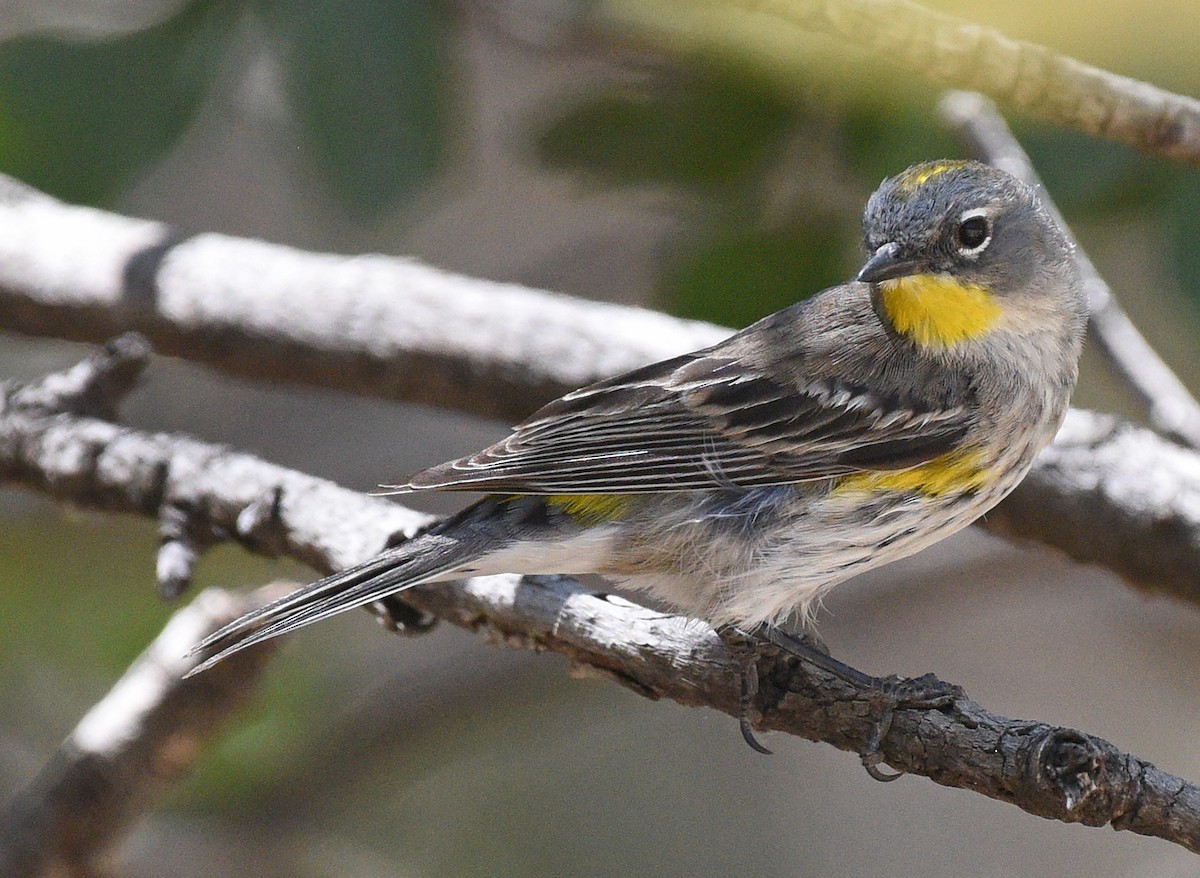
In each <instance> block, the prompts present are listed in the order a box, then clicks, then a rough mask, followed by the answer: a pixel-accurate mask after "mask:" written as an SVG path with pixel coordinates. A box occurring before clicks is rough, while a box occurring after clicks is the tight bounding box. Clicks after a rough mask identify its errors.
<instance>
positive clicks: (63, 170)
mask: <svg viewBox="0 0 1200 878" xmlns="http://www.w3.org/2000/svg"><path fill="white" fill-rule="evenodd" d="M237 11H238V6H237V4H236V3H231V2H224V0H217V2H209V0H204V2H197V3H193V4H191V5H190V6H187V7H186V8H185V9H184V10H183V11H182V12H180V13H179V14H178V15H176V16H174V17H173V18H171V19H169V20H168V21H166V22H163V23H162V24H159V25H156V26H155V27H152V28H149V29H147V30H144V31H140V32H138V33H135V34H131V35H128V36H123V37H120V38H118V39H112V40H104V41H102V42H79V41H72V40H66V39H55V38H50V37H40V36H39V37H23V38H19V39H15V40H11V41H9V42H7V43H5V44H3V45H0V170H3V171H5V172H7V173H10V174H13V175H14V176H17V177H19V178H21V179H22V180H24V181H25V182H27V183H30V184H32V185H34V186H37V187H38V188H41V189H44V190H46V191H49V192H51V193H53V194H55V195H57V196H59V197H61V198H65V199H68V200H71V201H83V202H90V203H93V204H96V203H103V202H104V201H106V200H108V199H110V198H111V197H112V196H113V195H114V194H115V193H116V192H118V191H119V190H120V189H121V188H122V187H123V186H125V185H126V184H127V183H128V182H129V181H130V179H131V178H132V177H134V176H135V175H136V174H137V173H138V172H140V171H142V170H144V169H145V168H146V167H147V166H148V165H150V164H151V163H153V162H154V161H156V160H158V159H159V158H160V157H161V156H162V155H164V154H165V153H166V152H167V150H168V149H170V147H171V146H172V145H174V143H175V141H176V140H177V139H178V138H179V136H180V135H181V134H182V133H183V131H184V129H185V128H186V127H187V125H188V123H189V122H190V121H191V120H192V118H193V116H194V115H195V113H196V110H197V108H198V107H199V105H200V103H201V101H202V100H203V98H204V96H205V94H206V93H207V91H208V88H209V86H210V85H211V83H212V79H213V76H214V75H215V73H216V70H217V69H218V67H219V65H220V61H221V59H222V58H223V56H224V53H225V50H226V46H227V43H228V39H229V35H230V33H231V31H232V29H233V25H234V20H235V18H236V13H237Z"/></svg>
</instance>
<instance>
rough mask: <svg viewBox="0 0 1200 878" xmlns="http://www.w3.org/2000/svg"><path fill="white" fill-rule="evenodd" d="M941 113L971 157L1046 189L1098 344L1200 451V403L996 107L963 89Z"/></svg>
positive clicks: (1164, 425) (1166, 427)
mask: <svg viewBox="0 0 1200 878" xmlns="http://www.w3.org/2000/svg"><path fill="white" fill-rule="evenodd" d="M939 109H940V111H941V114H942V117H943V118H944V119H946V121H947V122H948V123H949V124H950V125H951V126H952V127H953V129H954V131H955V133H956V134H957V135H958V136H959V137H960V138H961V139H962V140H963V141H964V143H965V144H966V145H967V148H968V149H969V151H970V152H971V153H972V154H974V155H975V156H976V157H978V158H980V159H982V160H983V161H986V162H988V163H990V164H993V165H995V166H996V167H998V168H1002V169H1003V170H1005V171H1008V172H1009V173H1010V174H1012V175H1013V176H1014V177H1017V178H1018V179H1020V180H1024V181H1025V182H1026V183H1029V184H1030V185H1031V186H1037V187H1038V188H1039V189H1041V195H1042V202H1043V203H1044V204H1045V205H1046V207H1047V209H1048V210H1049V211H1050V213H1051V214H1053V216H1054V218H1055V219H1056V220H1057V221H1058V224H1059V225H1060V226H1061V227H1062V229H1063V231H1065V232H1066V233H1067V237H1069V238H1070V239H1071V241H1072V243H1073V244H1075V260H1076V262H1078V263H1079V272H1080V274H1081V275H1082V276H1083V283H1084V288H1085V289H1086V290H1087V296H1088V307H1089V310H1090V314H1089V316H1088V326H1089V328H1090V330H1091V334H1092V338H1093V340H1094V341H1095V342H1096V343H1097V344H1098V345H1099V347H1100V350H1102V351H1103V352H1104V354H1105V355H1106V356H1107V357H1108V359H1109V360H1110V361H1111V362H1112V363H1113V365H1114V366H1115V367H1116V369H1117V371H1118V372H1119V373H1120V375H1121V376H1122V377H1123V378H1124V379H1125V382H1126V383H1127V384H1128V385H1129V387H1130V388H1132V390H1133V391H1134V393H1136V394H1137V395H1138V398H1139V399H1141V401H1142V402H1143V403H1144V404H1145V406H1146V409H1147V411H1148V412H1149V417H1150V422H1151V423H1152V424H1153V425H1154V426H1155V427H1157V428H1158V429H1159V430H1161V431H1162V432H1163V433H1164V434H1165V435H1167V436H1170V437H1171V438H1172V439H1174V440H1175V441H1177V442H1182V443H1183V444H1185V445H1188V446H1189V447H1191V448H1200V403H1197V402H1196V400H1195V398H1194V397H1193V396H1192V395H1191V393H1190V392H1188V389H1187V388H1186V387H1185V386H1184V384H1183V382H1182V381H1180V380H1179V378H1178V377H1177V376H1176V375H1175V373H1174V372H1172V371H1171V367H1170V366H1168V365H1167V364H1166V363H1164V362H1163V360H1162V358H1161V357H1159V356H1158V353H1157V352H1156V351H1155V350H1154V348H1153V347H1151V346H1150V343H1149V342H1147V341H1146V339H1145V338H1144V337H1143V336H1142V334H1141V333H1140V332H1138V329H1137V327H1136V326H1134V325H1133V321H1132V320H1130V319H1129V315H1127V314H1126V313H1125V311H1124V310H1123V309H1122V308H1121V306H1120V304H1119V303H1118V302H1117V299H1116V296H1114V295H1113V292H1112V290H1111V288H1110V287H1109V286H1108V284H1107V283H1105V281H1104V278H1102V277H1101V276H1100V272H1099V271H1098V270H1097V268H1096V266H1095V264H1094V263H1093V262H1092V260H1091V259H1090V258H1089V257H1088V255H1087V253H1086V252H1084V250H1083V248H1082V247H1080V246H1079V243H1078V242H1077V241H1075V238H1074V236H1073V235H1071V231H1070V229H1069V228H1068V226H1067V223H1066V220H1064V219H1063V216H1062V213H1061V212H1060V211H1059V209H1058V207H1057V205H1055V203H1054V202H1053V200H1051V198H1050V195H1049V193H1048V192H1047V191H1046V188H1045V186H1043V185H1042V181H1041V179H1040V178H1039V177H1038V174H1037V171H1036V170H1034V167H1033V163H1032V162H1031V161H1030V160H1029V156H1028V155H1027V154H1026V153H1025V150H1023V149H1022V148H1021V144H1020V143H1018V142H1017V139H1016V138H1015V137H1013V135H1012V132H1011V131H1010V130H1009V128H1008V125H1007V124H1006V123H1005V121H1004V117H1003V116H1001V115H1000V113H999V111H997V109H996V105H995V104H993V103H992V102H991V101H989V100H988V99H987V98H985V97H984V96H983V95H980V94H976V93H974V92H961V91H958V92H950V93H949V94H947V95H946V96H945V97H944V98H943V99H942V102H941V105H940V108H939Z"/></svg>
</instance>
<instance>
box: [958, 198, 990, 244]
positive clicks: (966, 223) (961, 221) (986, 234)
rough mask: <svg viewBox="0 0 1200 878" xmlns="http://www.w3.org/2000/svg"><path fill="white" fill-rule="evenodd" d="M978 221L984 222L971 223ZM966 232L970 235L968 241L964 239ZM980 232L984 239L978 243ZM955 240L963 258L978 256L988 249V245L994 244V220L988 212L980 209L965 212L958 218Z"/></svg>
mask: <svg viewBox="0 0 1200 878" xmlns="http://www.w3.org/2000/svg"><path fill="white" fill-rule="evenodd" d="M976 219H982V220H983V222H982V223H974V222H971V220H976ZM964 231H965V232H966V234H967V235H968V237H967V238H966V239H964ZM980 232H982V233H983V238H982V239H980V240H978V242H976V239H977V238H978V236H979V234H980ZM954 238H955V240H956V241H957V242H958V252H959V254H960V255H962V256H978V255H979V254H980V253H982V252H983V251H984V250H985V249H987V245H988V244H990V243H992V219H991V217H990V216H989V215H988V212H987V210H986V209H984V208H982V207H978V208H975V209H974V210H967V211H963V214H962V216H960V217H959V218H958V225H957V227H955V229H954Z"/></svg>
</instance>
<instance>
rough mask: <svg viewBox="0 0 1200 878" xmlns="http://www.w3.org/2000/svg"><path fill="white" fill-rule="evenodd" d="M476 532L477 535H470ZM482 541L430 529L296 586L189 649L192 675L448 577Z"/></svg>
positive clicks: (482, 546) (480, 549)
mask: <svg viewBox="0 0 1200 878" xmlns="http://www.w3.org/2000/svg"><path fill="white" fill-rule="evenodd" d="M476 535H478V534H476ZM488 542H489V541H487V540H479V539H468V540H463V539H459V538H455V537H454V536H449V535H446V534H443V533H439V531H438V529H436V528H435V529H434V530H432V531H429V532H427V533H424V534H421V535H419V536H417V537H414V538H413V539H411V540H408V541H407V542H405V543H403V544H402V545H399V546H396V547H395V548H391V549H387V550H386V551H384V552H382V553H381V554H379V555H376V556H375V557H374V558H371V559H370V560H368V561H364V562H363V563H362V564H357V565H355V566H354V567H349V568H347V569H345V570H342V571H340V572H338V573H335V574H333V575H332V576H327V577H325V578H324V579H321V580H318V581H317V582H314V583H312V584H311V585H306V586H304V587H303V588H299V589H297V590H296V591H294V592H292V593H291V594H289V595H286V596H284V597H282V598H280V599H279V600H277V601H273V602H272V603H270V604H267V605H266V606H265V607H261V608H259V609H257V610H254V611H252V612H249V613H247V614H246V615H244V616H242V617H241V618H239V619H236V620H234V621H233V622H231V623H230V624H228V625H226V626H225V627H224V628H222V629H220V630H219V631H217V632H216V633H214V634H212V635H210V636H209V637H207V638H206V639H205V640H204V641H203V642H201V643H200V644H199V645H198V646H197V647H196V648H195V649H194V650H192V652H193V653H194V654H200V655H205V656H207V658H206V659H205V660H204V662H203V663H201V664H200V665H198V666H197V667H196V668H194V669H193V670H191V671H190V672H189V673H188V676H189V677H190V676H191V675H192V674H198V673H200V672H201V671H203V670H205V669H207V668H210V667H212V666H213V665H215V664H216V663H217V662H219V661H221V660H222V659H225V658H228V657H229V656H231V655H233V654H234V653H235V652H240V651H241V650H243V649H245V648H246V647H248V646H253V645H254V644H256V643H261V642H262V641H264V640H270V639H271V638H273V637H278V636H280V635H281V634H287V633H288V632H290V631H295V630H296V629H297V628H302V627H304V626H305V625H311V624H312V623H313V622H319V621H320V620H322V619H327V618H329V617H330V616H334V615H336V614H338V613H341V612H344V611H346V610H352V609H354V608H355V607H361V606H365V605H366V604H370V603H372V602H374V601H377V600H380V599H382V598H384V597H386V596H388V595H391V594H396V593H397V592H401V591H404V590H405V589H408V588H411V587H412V586H414V585H420V584H421V583H424V582H429V581H430V580H434V579H438V578H439V577H442V578H450V577H448V576H445V574H449V573H453V572H454V571H455V570H457V569H458V568H460V567H463V566H466V565H468V564H470V562H471V561H472V560H474V559H476V558H478V557H479V556H480V555H482V554H485V553H486V551H487V549H488Z"/></svg>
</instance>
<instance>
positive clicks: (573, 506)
mask: <svg viewBox="0 0 1200 878" xmlns="http://www.w3.org/2000/svg"><path fill="white" fill-rule="evenodd" d="M631 499H632V498H630V497H629V496H628V495H626V494H551V495H550V496H548V497H547V498H546V505H547V506H550V507H551V508H552V509H558V510H559V511H561V512H565V513H566V514H567V515H569V516H570V517H571V518H573V519H575V521H577V522H579V523H580V524H603V523H604V522H606V521H615V520H616V519H618V518H621V517H622V516H623V515H624V514H625V513H626V512H628V511H629V505H630V502H631Z"/></svg>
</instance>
